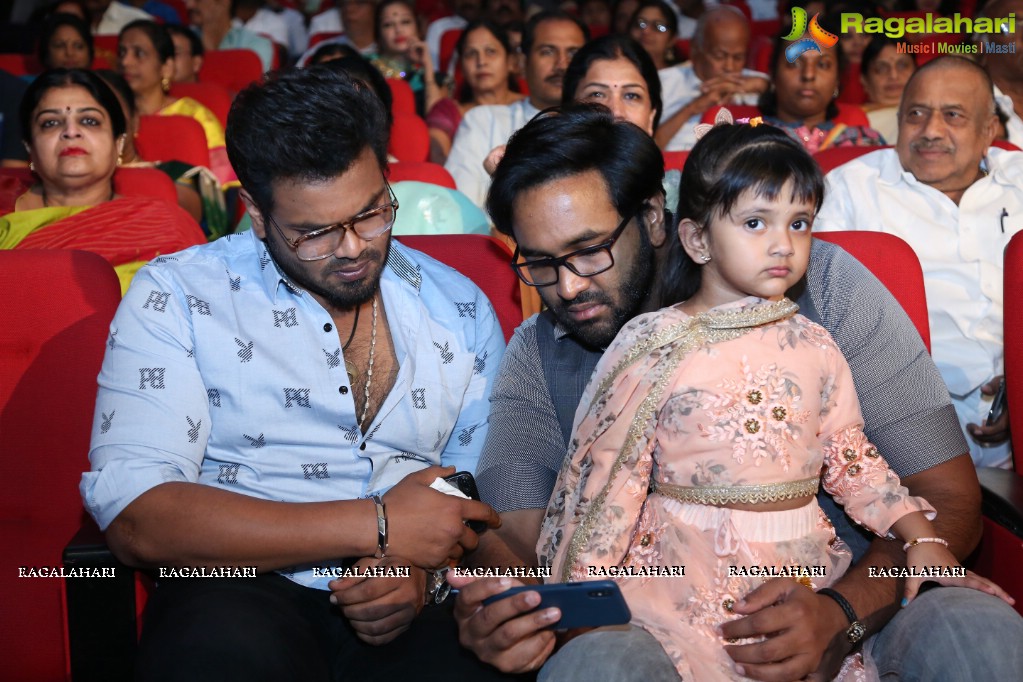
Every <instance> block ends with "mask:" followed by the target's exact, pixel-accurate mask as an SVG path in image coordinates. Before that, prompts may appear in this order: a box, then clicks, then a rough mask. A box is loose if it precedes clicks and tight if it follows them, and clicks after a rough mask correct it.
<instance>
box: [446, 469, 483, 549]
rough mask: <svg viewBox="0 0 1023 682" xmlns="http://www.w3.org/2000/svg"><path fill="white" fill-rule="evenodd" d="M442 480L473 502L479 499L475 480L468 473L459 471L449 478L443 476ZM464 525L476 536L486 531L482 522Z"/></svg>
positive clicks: (468, 522)
mask: <svg viewBox="0 0 1023 682" xmlns="http://www.w3.org/2000/svg"><path fill="white" fill-rule="evenodd" d="M444 480H445V481H447V482H448V483H450V484H451V485H453V486H455V487H456V488H458V489H459V490H460V491H461V492H462V494H463V495H465V496H466V497H468V498H470V499H473V500H479V499H480V493H479V491H478V490H477V489H476V479H475V478H473V477H472V474H470V473H469V472H468V471H459V472H457V473H454V474H451V475H450V476H445V477H444ZM466 524H467V525H468V526H469V528H471V529H472V531H473V532H474V533H476V534H479V533H482V532H483V531H485V530H486V529H487V524H486V523H484V522H483V521H466Z"/></svg>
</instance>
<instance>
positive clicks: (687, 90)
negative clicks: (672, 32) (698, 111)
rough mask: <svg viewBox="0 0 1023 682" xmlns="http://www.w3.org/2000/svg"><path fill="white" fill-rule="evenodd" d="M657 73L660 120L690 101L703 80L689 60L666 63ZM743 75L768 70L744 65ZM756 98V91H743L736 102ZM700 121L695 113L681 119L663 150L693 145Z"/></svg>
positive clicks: (671, 114) (759, 75) (683, 148)
mask: <svg viewBox="0 0 1023 682" xmlns="http://www.w3.org/2000/svg"><path fill="white" fill-rule="evenodd" d="M657 75H658V76H660V78H661V100H662V101H663V102H664V105H663V108H662V113H661V121H666V120H668V119H669V118H671V117H672V116H674V115H675V114H676V113H678V112H679V111H681V110H682V107H684V106H685V105H687V104H689V103H690V102H692V101H693V100H694V99H696V98H697V97H699V96H700V94H701V93H700V86H701V85H702V84H703V81H702V80H700V77H699V76H697V75H696V71H695V70H694V69H693V63H692V62H686V63H684V64H678V65H676V66H669V67H668V68H666V69H661V70H660V71H658V72H657ZM742 75H743V77H748V76H757V77H760V78H767V77H768V76H767V74H765V73H760V72H759V71H753V70H752V69H743V70H742ZM759 98H760V94H759V93H755V92H750V93H743V94H740V95H739V96H738V97H737V98H736V104H750V105H752V104H756V103H757V100H758V99H759ZM699 122H700V115H696V116H693V117H691V118H690V119H689V120H688V121H686V122H685V123H683V124H682V127H681V128H679V130H678V132H677V133H675V137H673V138H671V141H670V142H669V143H668V146H667V148H666V151H669V152H674V151H683V150H686V149H692V148H693V145H695V144H696V131H695V130H694V129H695V127H696V124H697V123H699Z"/></svg>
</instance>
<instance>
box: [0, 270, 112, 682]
mask: <svg viewBox="0 0 1023 682" xmlns="http://www.w3.org/2000/svg"><path fill="white" fill-rule="evenodd" d="M0 286H2V287H3V290H4V291H5V292H7V302H6V304H5V306H6V309H7V311H8V314H7V316H6V319H5V322H4V324H3V325H2V326H0V433H2V434H3V440H2V441H0V442H2V446H0V453H2V455H0V457H2V460H3V468H4V479H5V481H6V490H5V491H4V494H3V496H2V497H0V520H2V523H0V542H2V543H3V546H4V551H3V552H0V590H2V593H3V595H4V618H3V624H2V625H0V629H2V631H3V632H2V634H0V657H2V658H3V661H4V673H3V677H4V679H8V680H64V679H67V669H68V668H67V666H68V664H67V654H66V651H65V644H64V642H65V640H64V607H63V586H64V581H63V580H62V579H60V578H19V577H18V569H19V567H22V566H24V567H54V566H57V567H59V566H60V565H61V554H62V551H63V549H64V545H65V544H67V542H68V540H70V539H71V536H72V535H74V534H75V532H76V531H77V530H78V528H79V526H80V525H81V523H82V521H83V519H84V518H85V517H84V514H85V512H84V510H83V508H82V501H81V497H80V496H79V493H78V483H79V481H80V479H81V476H82V472H83V471H86V470H88V468H89V462H88V453H89V439H90V434H91V432H92V423H93V409H94V407H95V401H96V376H97V375H98V374H99V368H100V364H101V362H102V360H103V352H104V350H105V347H106V342H107V337H108V333H109V325H110V320H111V319H112V318H113V315H114V311H115V310H116V309H117V305H118V303H120V300H121V289H120V286H119V285H118V283H117V277H116V275H115V274H114V270H113V268H111V267H110V265H109V264H108V263H107V262H106V261H105V260H103V258H101V257H100V256H98V255H95V254H92V253H86V252H84V251H64V250H23V251H22V250H13V251H0Z"/></svg>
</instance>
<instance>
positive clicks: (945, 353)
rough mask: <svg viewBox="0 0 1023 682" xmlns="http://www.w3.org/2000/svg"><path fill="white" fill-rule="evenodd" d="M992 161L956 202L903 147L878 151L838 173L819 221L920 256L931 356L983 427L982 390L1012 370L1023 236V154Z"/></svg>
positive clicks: (962, 412) (991, 153) (986, 403)
mask: <svg viewBox="0 0 1023 682" xmlns="http://www.w3.org/2000/svg"><path fill="white" fill-rule="evenodd" d="M986 163H987V169H988V174H987V175H985V176H984V177H982V178H981V179H979V180H977V181H976V182H974V183H973V184H972V185H970V187H969V188H968V189H967V190H966V192H965V193H964V194H963V197H962V199H961V200H960V202H959V204H958V205H956V204H955V202H953V201H952V200H951V199H949V198H948V197H947V196H946V195H945V194H943V193H942V192H940V191H938V190H936V189H934V188H933V187H931V186H929V185H926V184H923V183H921V182H919V181H918V180H917V179H916V178H915V177H914V176H913V175H912V173H909V172H908V171H905V170H903V168H902V164H901V163H900V162H899V157H898V154H897V153H896V151H895V150H894V149H884V150H881V151H876V152H872V153H870V154H867V155H865V156H862V157H860V158H859V159H856V160H855V161H851V162H849V163H847V164H844V165H842V166H839V167H838V168H836V169H835V170H833V171H832V172H831V173H829V174H828V177H827V191H826V193H825V198H824V205H823V206H822V207H821V210H820V213H818V215H817V220H816V221H815V223H814V229H815V230H818V231H821V232H828V231H833V230H871V231H875V232H887V233H889V234H894V235H896V236H898V237H901V238H902V239H904V240H905V241H906V242H908V243H909V245H910V246H912V247H913V249H914V250H915V251H916V253H917V256H918V257H919V258H920V265H921V266H922V268H923V272H924V284H925V288H926V292H927V313H928V316H929V318H930V327H931V349H932V350H931V352H932V355H933V357H934V362H935V364H936V365H937V366H938V369H939V371H940V372H941V375H942V377H943V378H944V379H945V383H946V385H947V386H948V389H949V392H950V393H951V394H952V400H953V403H954V404H955V405H956V411H957V412H958V413H959V416H960V421H962V422H963V423H964V425H965V424H966V423H975V424H980V423H982V422H983V419H984V418H985V417H986V411H987V409H988V408H989V407H990V400H984V399H982V397H981V396H980V391H979V388H980V387H981V386H982V385H983V384H984V383H986V382H988V381H990V380H991V379H992V378H993V377H995V376H997V375H999V374H1002V373H1003V371H1004V370H1003V355H1002V347H1003V336H1002V257H1003V253H1004V250H1005V246H1006V245H1007V244H1008V242H1009V239H1010V238H1011V237H1012V235H1013V234H1015V233H1016V232H1018V231H1020V230H1021V229H1023V152H1007V151H1005V150H1001V149H996V148H992V149H990V150H988V155H987V161H986ZM975 446H976V447H975ZM978 447H979V446H978V444H976V443H972V442H971V448H973V449H974V450H977V448H978ZM997 449H998V448H982V449H981V452H979V453H977V452H975V453H974V461H977V460H978V459H980V460H981V461H980V462H978V463H979V464H983V465H985V466H992V465H997V464H1001V463H1002V462H1001V461H998V462H993V461H991V460H992V457H993V456H994V452H993V451H995V450H997ZM1006 452H1007V451H1006ZM999 458H1001V456H999Z"/></svg>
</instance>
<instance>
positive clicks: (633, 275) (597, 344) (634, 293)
mask: <svg viewBox="0 0 1023 682" xmlns="http://www.w3.org/2000/svg"><path fill="white" fill-rule="evenodd" d="M639 231H640V243H639V251H638V253H637V254H636V259H635V260H634V261H633V262H632V267H630V268H629V270H628V272H626V273H625V274H624V276H623V277H622V278H621V280H620V284H619V288H618V294H619V299H620V300H619V301H618V304H617V305H614V302H613V301H612V300H611V297H610V296H608V295H607V293H606V292H604V291H589V290H587V291H584V292H583V293H581V294H579V295H578V296H576V297H575V298H574V299H572V301H571V303H573V304H575V303H600V304H603V305H606V306H607V307H608V309H609V310H610V311H611V316H610V319H609V320H601V321H599V322H590V321H585V322H581V323H580V322H575V321H573V320H572V318H571V317H569V316H567V315H565V314H564V313H563V308H564V306H565V303H564V302H563V301H562V300H561V299H560V298H559V299H557V302H556V303H555V305H551V304H550V303H548V307H549V308H551V311H552V312H553V313H554V316H555V317H556V318H557V320H558V322H559V323H560V324H561V326H563V327H564V328H565V329H567V330H568V332H569V333H570V334H571V335H572V336H574V337H575V338H576V340H577V341H579V342H581V343H582V344H583V345H586V346H589V347H590V348H593V349H595V350H603V349H604V348H607V347H608V346H609V345H610V344H611V342H612V341H613V340H614V338H615V337H616V336H618V332H620V331H621V329H622V327H624V326H625V323H626V322H628V321H629V320H631V319H632V318H633V317H635V316H636V313H638V312H639V309H640V307H641V306H642V305H643V303H645V302H646V299H647V297H648V296H649V295H650V284H651V283H652V282H653V278H654V273H653V265H654V247H653V245H652V244H651V243H650V238H649V236H648V235H647V234H646V230H645V228H644V227H643V225H642V224H640V225H639Z"/></svg>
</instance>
